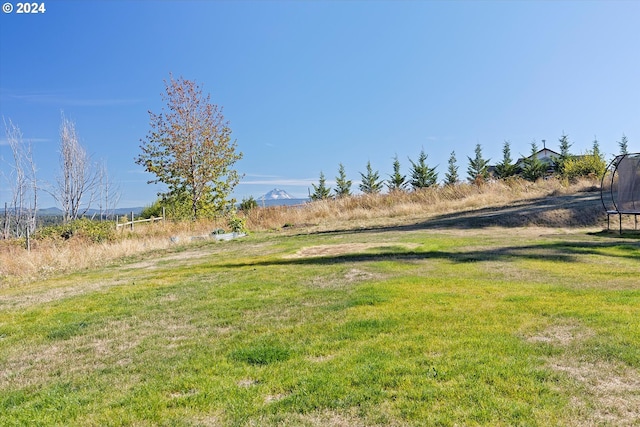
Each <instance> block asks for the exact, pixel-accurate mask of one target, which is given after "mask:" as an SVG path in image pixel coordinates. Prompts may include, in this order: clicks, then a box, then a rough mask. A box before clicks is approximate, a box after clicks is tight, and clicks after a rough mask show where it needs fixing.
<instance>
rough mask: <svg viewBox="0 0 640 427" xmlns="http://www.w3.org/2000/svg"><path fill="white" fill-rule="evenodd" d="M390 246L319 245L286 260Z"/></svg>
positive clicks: (357, 244)
mask: <svg viewBox="0 0 640 427" xmlns="http://www.w3.org/2000/svg"><path fill="white" fill-rule="evenodd" d="M392 244H393V245H394V246H399V247H403V248H406V249H415V248H417V247H419V246H420V245H419V244H417V243H415V244H412V243H398V244H397V243H392ZM388 246H389V244H382V243H338V244H333V245H318V246H309V247H305V248H302V249H300V250H299V251H298V252H296V253H295V254H293V255H285V256H284V258H311V257H324V256H337V255H346V254H354V253H360V252H363V251H366V250H369V249H374V248H385V247H388Z"/></svg>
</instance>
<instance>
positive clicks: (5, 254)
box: [0, 179, 596, 286]
mask: <svg viewBox="0 0 640 427" xmlns="http://www.w3.org/2000/svg"><path fill="white" fill-rule="evenodd" d="M595 185H596V183H595V182H593V181H589V180H583V181H579V182H577V183H573V184H567V183H563V182H562V181H559V180H556V179H550V180H545V181H539V182H537V183H531V182H528V181H523V180H520V179H513V180H508V181H497V182H491V183H487V184H485V185H482V186H476V185H470V184H460V185H456V186H447V187H438V188H428V189H424V190H421V191H412V192H396V193H392V194H380V195H358V196H353V197H347V198H341V199H335V200H333V199H331V200H323V201H318V202H313V203H308V204H305V205H301V206H293V207H287V206H276V207H269V208H256V209H253V210H251V211H249V212H248V213H247V214H246V216H245V217H246V221H247V228H248V229H249V230H252V231H274V230H277V231H282V230H287V229H295V230H298V231H299V230H300V228H308V229H309V230H312V231H316V230H329V229H334V230H345V229H357V228H362V227H373V226H380V225H389V224H402V223H403V222H408V221H412V220H416V219H428V218H429V217H431V216H434V215H439V214H446V213H451V212H458V211H465V210H472V209H479V208H485V207H492V206H504V205H508V204H509V203H513V202H515V201H518V200H525V199H534V198H540V197H546V196H550V195H562V194H573V193H576V192H580V191H586V190H593V189H595V188H596V187H595ZM218 228H227V227H226V224H225V223H224V221H222V220H220V221H198V222H181V223H171V222H166V223H156V224H144V225H137V226H136V228H135V229H134V230H133V231H131V230H121V231H119V233H120V234H119V235H118V236H117V238H116V239H114V240H113V241H111V242H106V243H90V242H88V241H87V240H86V239H83V238H81V237H80V238H77V237H75V236H74V237H72V238H71V239H69V240H65V241H62V240H44V241H36V242H34V243H33V246H32V250H31V251H30V252H27V251H26V250H25V249H24V246H23V245H22V243H21V242H16V241H0V286H11V285H12V284H15V283H21V282H24V281H34V280H39V279H41V278H44V277H47V276H51V275H54V274H59V273H63V272H69V271H74V270H78V269H84V268H92V267H97V266H100V265H106V264H107V263H109V262H111V261H113V260H115V259H119V258H122V257H127V256H132V255H136V254H140V253H143V252H145V251H151V250H160V249H167V248H169V247H171V246H174V245H176V244H178V245H180V244H188V243H189V242H190V241H191V240H192V239H193V237H200V236H205V235H209V234H210V233H211V232H212V231H213V230H215V229H218ZM176 242H177V243H176Z"/></svg>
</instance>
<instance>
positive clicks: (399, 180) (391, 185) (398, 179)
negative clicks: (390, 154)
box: [387, 155, 407, 192]
mask: <svg viewBox="0 0 640 427" xmlns="http://www.w3.org/2000/svg"><path fill="white" fill-rule="evenodd" d="M387 188H388V189H389V191H390V192H392V191H404V190H406V188H407V176H406V175H402V174H401V173H400V160H398V155H396V157H394V159H393V175H389V179H388V180H387Z"/></svg>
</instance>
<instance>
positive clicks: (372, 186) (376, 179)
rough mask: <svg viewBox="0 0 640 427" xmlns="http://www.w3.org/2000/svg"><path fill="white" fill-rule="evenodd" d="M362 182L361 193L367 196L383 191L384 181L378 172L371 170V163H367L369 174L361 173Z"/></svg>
mask: <svg viewBox="0 0 640 427" xmlns="http://www.w3.org/2000/svg"><path fill="white" fill-rule="evenodd" d="M360 176H361V177H362V182H361V183H360V186H359V187H360V191H362V192H363V193H365V194H378V193H379V192H380V191H382V186H383V181H382V180H380V174H379V173H378V171H374V170H373V169H372V168H371V161H368V162H367V172H366V173H362V172H360Z"/></svg>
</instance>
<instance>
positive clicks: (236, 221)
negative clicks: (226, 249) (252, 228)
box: [227, 212, 247, 233]
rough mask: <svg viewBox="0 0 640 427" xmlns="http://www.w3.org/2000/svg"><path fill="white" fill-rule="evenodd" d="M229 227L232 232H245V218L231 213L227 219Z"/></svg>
mask: <svg viewBox="0 0 640 427" xmlns="http://www.w3.org/2000/svg"><path fill="white" fill-rule="evenodd" d="M227 222H228V224H229V228H230V229H231V231H232V232H234V233H246V232H247V220H246V219H245V218H242V217H239V216H238V215H236V213H235V212H233V213H231V215H230V217H229V220H228V221H227Z"/></svg>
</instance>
